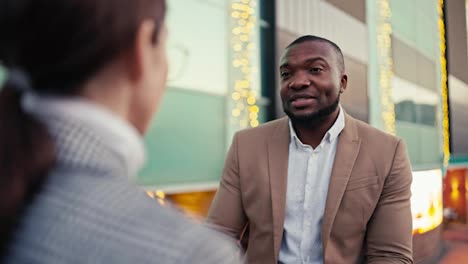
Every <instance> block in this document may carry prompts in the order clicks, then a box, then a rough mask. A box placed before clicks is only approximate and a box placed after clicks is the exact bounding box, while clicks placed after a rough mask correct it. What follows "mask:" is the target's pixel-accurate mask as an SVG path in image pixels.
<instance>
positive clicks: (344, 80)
mask: <svg viewBox="0 0 468 264" xmlns="http://www.w3.org/2000/svg"><path fill="white" fill-rule="evenodd" d="M347 85H348V75H346V74H343V75H342V76H341V81H340V93H343V92H344V91H345V90H346V86H347Z"/></svg>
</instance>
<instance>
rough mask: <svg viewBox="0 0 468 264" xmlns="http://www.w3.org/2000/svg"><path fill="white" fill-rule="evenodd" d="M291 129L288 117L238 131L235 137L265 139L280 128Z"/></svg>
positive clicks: (240, 138)
mask: <svg viewBox="0 0 468 264" xmlns="http://www.w3.org/2000/svg"><path fill="white" fill-rule="evenodd" d="M286 128H287V129H289V123H288V118H287V117H282V118H279V119H275V120H272V121H269V122H266V123H264V124H261V125H260V126H258V127H253V128H247V129H243V130H240V131H238V132H236V134H235V137H237V139H238V140H241V141H243V140H252V139H265V138H268V137H270V136H271V135H272V134H273V133H274V132H275V131H277V130H278V129H280V130H282V131H284V130H285V129H286Z"/></svg>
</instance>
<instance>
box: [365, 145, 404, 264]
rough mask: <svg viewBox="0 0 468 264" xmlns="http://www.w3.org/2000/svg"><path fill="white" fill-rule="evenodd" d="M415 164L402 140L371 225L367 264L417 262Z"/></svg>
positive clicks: (369, 228)
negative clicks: (413, 195) (414, 243)
mask: <svg viewBox="0 0 468 264" xmlns="http://www.w3.org/2000/svg"><path fill="white" fill-rule="evenodd" d="M411 182H412V172H411V164H410V161H409V158H408V156H407V151H406V146H405V143H404V142H403V141H402V140H401V139H400V140H399V141H398V143H397V147H396V150H395V154H394V157H393V162H392V167H391V169H390V172H389V175H388V176H387V177H386V179H385V183H384V186H383V190H382V194H381V196H380V200H379V202H378V204H377V207H376V209H375V211H374V214H373V215H372V217H371V219H370V221H369V222H368V225H367V234H366V243H367V245H366V260H367V263H379V264H380V263H413V258H412V239H413V235H412V216H411V203H410V198H411Z"/></svg>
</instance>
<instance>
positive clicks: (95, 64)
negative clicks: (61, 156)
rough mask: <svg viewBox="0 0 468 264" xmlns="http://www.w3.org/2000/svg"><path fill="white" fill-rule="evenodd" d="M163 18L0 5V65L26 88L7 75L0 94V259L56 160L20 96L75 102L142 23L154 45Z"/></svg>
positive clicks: (31, 0)
mask: <svg viewBox="0 0 468 264" xmlns="http://www.w3.org/2000/svg"><path fill="white" fill-rule="evenodd" d="M165 12H166V4H165V1H164V0H1V1H0V36H2V40H1V41H0V63H1V64H3V65H4V66H5V67H6V68H7V69H9V70H10V71H11V72H15V73H18V72H21V75H24V76H27V77H28V81H29V84H30V86H28V87H19V86H25V84H26V83H27V82H25V81H24V80H23V82H22V83H21V84H20V83H18V80H17V78H16V79H15V78H12V76H13V75H14V74H11V75H10V78H9V79H8V78H7V81H6V82H5V84H4V85H3V87H2V88H1V90H0V170H1V172H0V257H1V256H2V255H3V254H4V253H5V252H4V250H5V249H6V247H7V244H8V242H9V241H10V240H11V236H12V234H13V232H14V229H15V226H16V224H17V223H18V218H19V217H20V216H21V212H22V211H23V209H24V208H25V206H26V205H27V204H28V202H30V201H31V199H33V197H34V194H35V193H37V191H38V190H39V189H40V186H41V183H42V182H43V181H44V180H45V179H46V177H47V175H48V173H49V171H50V170H51V168H52V167H53V165H54V160H55V154H54V145H53V140H52V139H51V137H50V136H49V134H48V131H47V129H46V127H45V126H44V125H43V124H41V122H39V121H38V120H36V119H35V118H34V117H33V116H32V115H30V114H28V113H26V112H24V111H23V109H22V107H21V98H22V94H23V93H24V90H25V89H26V88H29V89H31V90H33V91H34V92H36V93H38V94H53V95H76V94H77V93H78V92H79V88H80V86H81V85H82V84H83V82H84V81H86V80H87V79H88V78H90V77H91V76H92V75H93V74H95V73H96V72H97V71H98V70H99V69H101V68H102V67H103V66H105V65H106V64H107V63H109V62H110V61H111V60H112V59H114V58H116V57H117V56H118V55H120V54H121V53H123V52H125V51H126V50H127V49H129V48H131V46H132V45H133V44H134V40H135V37H136V33H137V30H138V28H139V26H140V25H141V23H142V22H143V21H144V20H146V19H152V20H154V22H155V32H154V39H153V41H154V42H155V43H157V41H158V39H157V36H158V33H159V31H160V30H161V28H162V27H163V23H164V16H165ZM24 76H23V77H24ZM13 77H17V76H13ZM0 86H1V84H0Z"/></svg>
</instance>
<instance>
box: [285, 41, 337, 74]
mask: <svg viewBox="0 0 468 264" xmlns="http://www.w3.org/2000/svg"><path fill="white" fill-rule="evenodd" d="M308 41H320V42H325V43H328V44H329V45H331V46H332V48H333V49H334V50H335V53H336V56H337V58H338V67H339V69H340V71H341V72H342V73H344V71H345V65H344V57H343V52H341V49H340V47H338V45H336V43H335V42H333V41H331V40H329V39H326V38H321V37H318V36H314V35H305V36H302V37H299V38H298V39H296V40H294V41H293V42H291V44H289V45H288V46H287V47H286V49H288V48H290V47H292V46H294V45H297V44H300V43H303V42H308Z"/></svg>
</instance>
